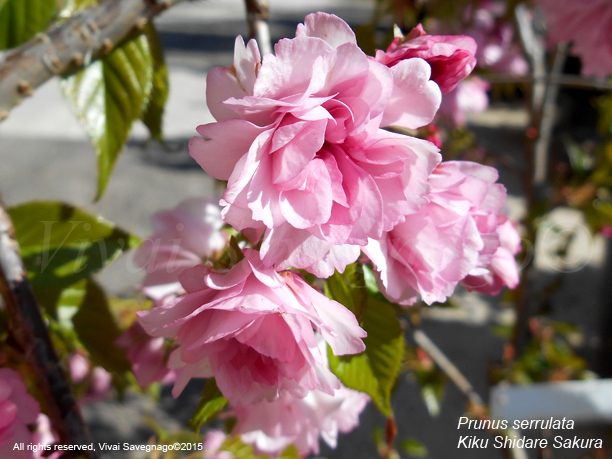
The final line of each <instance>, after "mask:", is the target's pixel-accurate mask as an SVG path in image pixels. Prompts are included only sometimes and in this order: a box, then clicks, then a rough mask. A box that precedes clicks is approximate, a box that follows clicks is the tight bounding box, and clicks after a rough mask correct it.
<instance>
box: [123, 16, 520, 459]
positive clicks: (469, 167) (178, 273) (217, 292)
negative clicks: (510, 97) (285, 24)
mask: <svg viewBox="0 0 612 459" xmlns="http://www.w3.org/2000/svg"><path fill="white" fill-rule="evenodd" d="M475 54H476V45H475V42H474V40H472V39H470V38H468V37H453V36H430V35H427V34H426V33H425V31H424V30H423V29H422V27H417V28H416V29H414V30H413V31H412V32H411V33H409V34H408V35H407V36H406V37H400V38H398V39H396V40H395V41H394V42H393V43H392V45H391V46H390V47H389V49H388V50H387V51H386V52H383V51H378V52H377V53H376V56H375V57H369V56H366V55H365V54H364V53H363V51H362V50H361V49H360V48H359V47H358V46H357V43H356V40H355V35H354V33H353V31H352V30H351V29H350V27H349V26H348V25H347V24H346V23H345V22H344V21H342V20H341V19H339V18H337V17H336V16H333V15H328V14H324V13H317V14H312V15H309V16H307V17H306V20H305V21H304V24H300V25H299V26H298V28H297V32H296V36H295V38H292V39H284V40H281V41H280V42H279V43H278V44H277V45H276V47H275V53H274V54H267V55H265V56H264V57H263V59H262V58H261V56H260V55H259V51H258V48H257V45H256V43H255V42H254V41H250V42H249V43H247V44H246V45H245V43H244V42H243V40H242V39H241V38H240V37H238V38H237V39H236V43H235V53H234V63H233V65H231V66H229V67H226V68H217V69H213V70H211V71H210V72H209V74H208V80H207V100H208V104H209V108H210V111H211V112H212V114H213V115H214V116H215V118H216V119H217V122H215V123H211V124H207V125H203V126H199V127H198V128H197V131H198V133H199V134H200V135H201V136H202V137H196V138H194V139H193V140H192V141H191V142H190V153H191V155H192V156H193V157H194V159H195V160H196V161H197V162H198V163H199V164H200V165H201V166H202V167H203V168H204V170H205V171H206V172H208V173H209V174H210V175H211V176H213V177H214V178H217V179H219V180H226V181H227V188H226V190H225V192H224V194H223V197H222V199H221V200H220V205H221V210H219V209H218V208H215V207H214V206H211V205H210V203H206V202H204V201H192V202H190V203H189V204H182V205H181V206H179V208H178V209H177V210H176V211H169V212H164V213H162V214H158V216H157V218H156V228H155V234H154V236H153V238H151V239H152V241H155V240H157V241H159V243H158V244H157V245H155V244H154V242H153V243H150V244H149V245H148V246H146V247H145V248H143V249H140V252H139V254H138V256H137V260H138V262H139V263H140V264H141V265H142V266H148V267H149V269H148V271H147V276H146V278H145V281H144V283H143V291H144V292H145V294H147V295H148V296H150V297H151V298H153V299H154V300H155V306H154V307H153V308H151V309H150V310H148V311H141V312H140V313H139V323H140V326H142V328H143V329H144V331H145V332H146V333H147V334H148V335H150V336H151V337H152V338H151V339H153V340H160V341H159V342H157V341H155V343H153V341H150V340H149V339H147V338H145V339H144V340H142V342H141V341H140V338H138V339H136V338H137V336H136V335H137V334H138V333H137V332H139V330H136V329H135V330H133V331H132V332H131V333H132V334H133V335H134V337H131V336H128V335H125V337H124V338H123V339H122V345H124V346H125V347H127V348H128V349H129V351H128V356H130V358H131V360H132V362H133V365H134V369H135V371H137V372H140V374H141V376H143V377H144V375H145V373H146V378H145V379H147V380H149V381H150V380H152V379H159V378H162V377H164V376H163V375H164V374H165V372H164V370H163V365H162V366H160V362H163V361H164V360H163V359H162V357H161V354H160V349H162V347H163V340H166V339H170V340H174V343H175V346H176V347H175V348H174V350H172V352H171V354H170V356H169V359H168V363H167V366H168V368H169V369H170V370H172V371H173V372H174V374H175V375H176V381H175V384H174V389H173V394H174V395H175V396H178V395H179V394H180V393H181V392H182V390H183V389H184V388H185V386H186V384H187V383H188V382H189V381H190V380H191V379H192V378H210V377H214V378H215V380H216V383H217V386H218V388H219V389H220V391H221V392H222V394H223V395H224V396H225V397H226V398H227V399H228V401H229V406H230V410H231V412H232V413H233V414H234V415H235V416H236V417H237V423H236V425H235V428H234V433H238V434H240V435H241V436H242V439H243V441H246V442H248V443H252V444H253V445H254V446H255V448H256V449H257V450H258V451H260V452H265V453H268V454H271V455H272V456H274V455H277V454H280V452H282V450H283V449H284V448H285V447H286V446H287V445H289V444H294V445H295V446H296V447H297V448H298V450H299V452H300V454H302V455H306V454H308V453H311V452H317V451H318V440H319V437H322V438H323V439H324V440H325V441H326V442H327V443H328V444H329V445H331V446H334V445H335V442H336V438H337V434H338V432H346V431H349V430H351V429H352V428H353V427H354V426H355V425H356V424H357V422H358V416H359V413H360V412H361V411H362V410H363V408H364V406H365V404H366V403H367V400H368V397H367V396H365V395H363V394H361V393H357V392H354V391H352V390H350V389H347V388H346V387H344V386H343V385H342V384H341V383H340V381H339V380H338V378H337V377H336V376H335V375H334V374H333V373H332V372H331V371H330V369H329V364H328V361H327V357H326V352H327V350H326V348H327V347H328V346H329V348H330V350H331V352H333V353H334V354H335V355H344V354H356V353H360V352H362V351H364V349H365V345H364V341H363V338H365V337H366V332H365V331H364V330H363V329H362V328H361V327H360V324H359V323H358V321H357V319H356V318H355V316H354V315H353V313H352V312H350V311H349V310H348V309H347V308H345V307H344V306H343V305H341V304H340V303H337V302H336V301H334V300H332V299H330V298H328V297H326V296H325V295H323V294H322V293H321V291H320V290H319V288H318V286H317V285H318V284H317V282H313V281H312V278H311V277H310V276H309V275H308V276H307V275H305V274H304V272H303V271H307V272H309V273H311V274H313V275H314V276H316V277H319V278H327V277H329V276H331V275H332V274H333V273H334V272H335V271H339V272H343V271H344V269H345V268H346V267H347V265H348V264H350V263H353V262H355V261H357V260H358V259H359V257H360V255H361V253H362V252H363V253H364V254H365V255H366V256H367V258H368V259H369V260H365V258H362V260H361V261H362V262H364V263H368V262H371V263H372V264H373V266H374V268H375V270H376V272H377V275H378V282H379V286H380V290H381V291H382V292H383V293H384V294H385V295H386V296H387V297H388V298H389V299H391V300H393V301H395V302H398V303H400V304H404V305H408V304H412V303H414V302H415V301H417V300H418V298H419V297H420V298H421V299H423V300H424V301H426V302H427V303H432V302H433V301H444V300H445V299H446V297H447V296H448V295H450V294H452V292H453V290H454V288H455V287H456V285H457V284H458V283H460V282H464V283H465V285H466V286H467V287H468V288H470V289H475V290H479V291H487V292H495V291H497V290H499V289H500V288H501V287H502V286H504V285H507V286H511V287H512V286H514V285H516V279H517V269H516V263H515V262H514V258H513V256H514V254H515V253H516V252H517V251H518V250H519V246H518V245H517V242H516V241H517V240H518V241H519V242H520V239H519V238H518V233H517V232H516V229H515V228H514V226H513V225H512V224H511V222H509V221H507V220H506V219H505V217H504V216H502V215H501V210H502V207H503V205H504V202H505V197H506V194H505V188H504V187H503V186H502V185H499V184H497V183H496V181H497V173H496V171H495V170H494V169H492V168H490V167H486V166H481V165H478V164H475V163H469V162H461V161H458V162H446V163H444V162H441V155H440V153H439V150H438V147H436V145H434V144H432V143H431V142H428V141H427V140H423V139H419V138H416V137H411V136H407V135H404V134H399V133H397V131H398V130H404V131H405V130H415V129H418V128H421V127H424V126H427V125H428V124H429V123H431V121H432V119H433V118H434V116H435V115H436V113H437V112H438V109H439V107H440V102H441V98H442V93H448V92H450V91H452V90H453V88H455V87H456V86H457V85H458V84H460V83H461V81H462V80H463V79H464V78H465V77H467V76H468V75H469V74H470V72H471V71H472V69H473V68H474V66H475V64H476V59H475ZM204 209H205V210H204ZM224 224H228V225H231V226H232V227H233V228H234V230H236V231H239V232H241V233H242V235H243V236H244V238H242V239H240V237H239V239H240V240H241V242H240V244H241V245H240V247H241V249H240V250H238V252H239V253H236V249H237V248H236V245H235V244H233V246H232V247H233V250H234V252H233V253H234V254H235V255H236V257H234V259H230V260H227V259H226V258H223V257H221V258H219V257H218V256H217V257H215V256H214V254H215V252H218V250H219V249H220V248H221V246H222V245H223V244H225V243H226V240H227V239H226V238H223V237H221V236H219V235H220V234H221V233H220V232H219V229H220V228H221V226H223V225H224ZM179 226H180V230H178V228H179ZM177 230H178V231H179V232H177ZM208 257H212V258H213V260H212V261H213V262H214V264H213V263H209V264H204V261H205V260H206V258H208ZM230 258H231V257H230ZM295 268H298V269H300V270H303V271H298V270H296V269H295ZM137 343H140V344H137ZM145 369H146V372H144V370H145ZM215 438H216V440H215V442H212V443H214V444H212V443H211V445H209V446H210V448H208V449H209V452H208V453H207V454H209V456H211V457H217V456H218V457H225V456H224V455H223V451H220V450H219V446H220V443H219V441H221V440H222V438H221V437H219V438H217V437H215ZM217 440H219V441H217ZM211 441H212V440H211Z"/></svg>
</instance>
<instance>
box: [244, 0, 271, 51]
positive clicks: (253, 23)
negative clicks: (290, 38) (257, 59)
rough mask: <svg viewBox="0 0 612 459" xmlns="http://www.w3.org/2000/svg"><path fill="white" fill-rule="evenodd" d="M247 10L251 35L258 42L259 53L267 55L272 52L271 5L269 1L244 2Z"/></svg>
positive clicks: (252, 0) (246, 0) (245, 0)
mask: <svg viewBox="0 0 612 459" xmlns="http://www.w3.org/2000/svg"><path fill="white" fill-rule="evenodd" d="M244 3H245V6H246V10H247V22H248V23H249V34H250V35H251V38H254V39H255V40H257V45H258V46H259V52H261V54H267V53H271V52H272V41H271V39H270V28H269V27H268V12H269V5H268V1H267V0H244Z"/></svg>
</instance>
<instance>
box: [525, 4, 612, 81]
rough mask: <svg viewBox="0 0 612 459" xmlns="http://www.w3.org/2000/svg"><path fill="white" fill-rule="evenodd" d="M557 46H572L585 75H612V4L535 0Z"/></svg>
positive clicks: (549, 33) (572, 50) (572, 51)
mask: <svg viewBox="0 0 612 459" xmlns="http://www.w3.org/2000/svg"><path fill="white" fill-rule="evenodd" d="M536 4H537V5H538V6H539V7H540V9H541V10H542V12H543V13H544V16H545V18H546V21H547V26H548V36H549V37H550V39H551V40H552V41H553V42H555V43H569V42H572V43H573V44H572V47H571V53H572V54H575V55H577V56H579V57H580V59H581V60H582V73H583V74H584V75H588V76H595V77H602V78H603V77H606V76H608V75H610V74H612V3H610V2H609V1H608V0H585V1H582V2H557V1H555V0H536Z"/></svg>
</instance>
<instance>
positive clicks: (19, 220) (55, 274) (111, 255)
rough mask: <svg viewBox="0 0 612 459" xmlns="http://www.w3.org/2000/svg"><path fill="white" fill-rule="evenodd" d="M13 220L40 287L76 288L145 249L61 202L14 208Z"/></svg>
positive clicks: (128, 236)
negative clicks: (122, 258) (122, 256)
mask: <svg viewBox="0 0 612 459" xmlns="http://www.w3.org/2000/svg"><path fill="white" fill-rule="evenodd" d="M9 214H10V216H11V219H12V220H13V224H14V226H15V233H16V235H17V241H18V242H19V245H20V248H21V255H22V257H23V261H24V264H25V266H26V269H27V271H28V275H29V276H30V278H31V280H32V282H33V284H34V285H35V286H40V287H66V286H68V285H72V284H74V283H76V282H78V281H79V280H82V279H85V278H87V277H89V276H90V275H91V274H93V273H95V272H98V271H100V270H101V269H102V268H104V267H105V266H106V265H107V264H109V263H110V262H111V261H113V260H114V259H115V258H117V257H118V256H119V255H120V254H121V253H122V252H123V251H125V250H129V249H131V248H134V247H136V246H138V245H139V244H140V240H139V239H138V238H137V237H136V236H134V235H132V234H130V233H127V232H126V231H123V230H121V229H119V228H117V227H116V226H115V225H114V224H112V223H110V222H108V221H106V220H104V219H102V218H100V217H98V216H95V215H92V214H90V213H88V212H85V211H83V210H81V209H79V208H77V207H74V206H71V205H69V204H65V203H61V202H54V201H35V202H30V203H26V204H22V205H19V206H15V207H12V208H10V209H9ZM59 293H60V292H59V290H57V291H56V294H59Z"/></svg>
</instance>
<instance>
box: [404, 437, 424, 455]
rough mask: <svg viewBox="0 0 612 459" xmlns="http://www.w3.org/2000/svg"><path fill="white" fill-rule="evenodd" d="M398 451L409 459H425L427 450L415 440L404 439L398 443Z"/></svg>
mask: <svg viewBox="0 0 612 459" xmlns="http://www.w3.org/2000/svg"><path fill="white" fill-rule="evenodd" d="M400 449H401V450H402V451H403V452H405V453H406V454H408V456H411V457H418V458H423V457H427V454H428V452H427V448H426V447H425V445H424V444H423V443H421V442H420V441H418V440H417V439H416V438H406V439H404V440H402V442H401V443H400Z"/></svg>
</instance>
